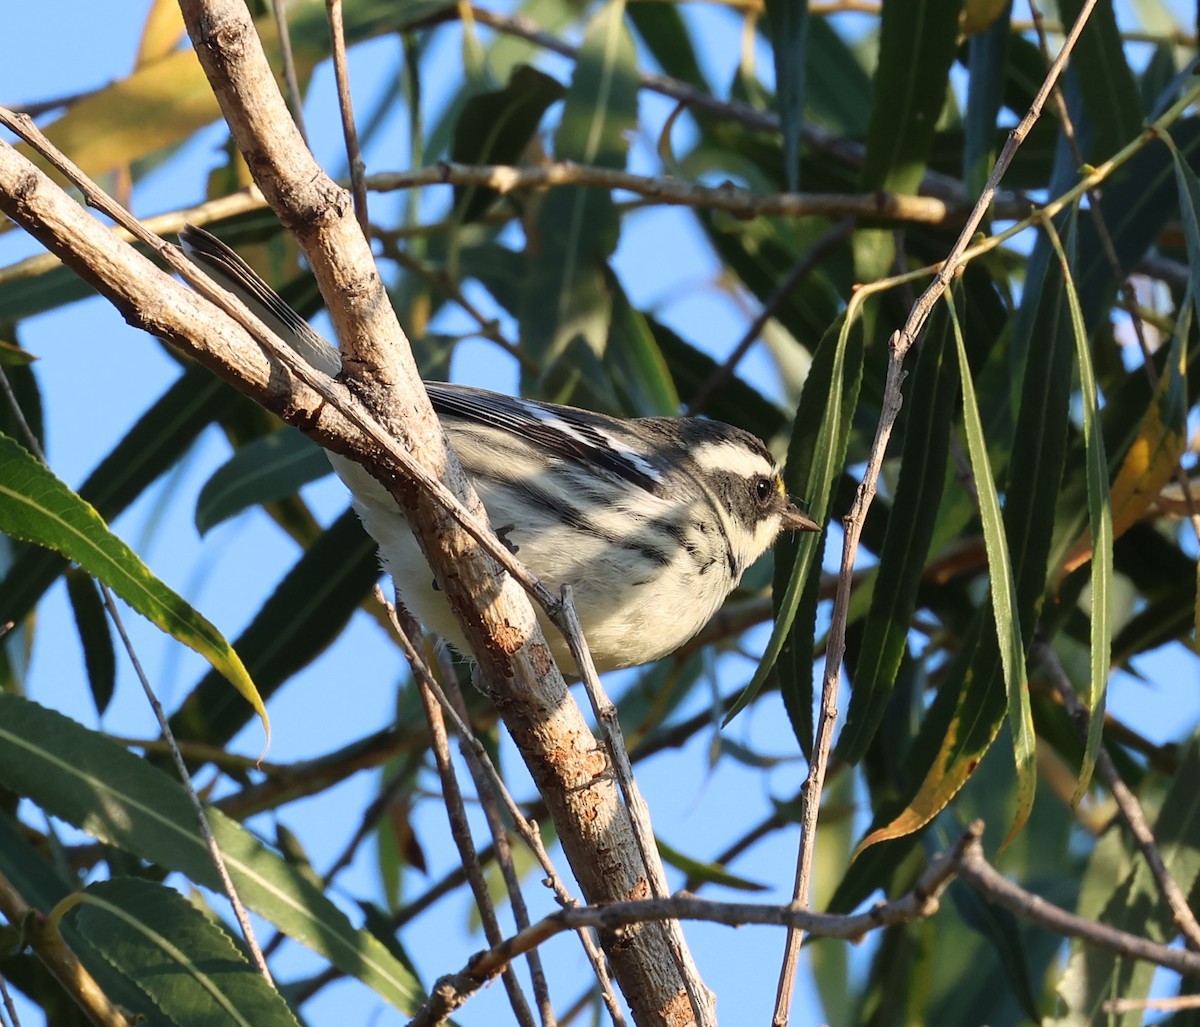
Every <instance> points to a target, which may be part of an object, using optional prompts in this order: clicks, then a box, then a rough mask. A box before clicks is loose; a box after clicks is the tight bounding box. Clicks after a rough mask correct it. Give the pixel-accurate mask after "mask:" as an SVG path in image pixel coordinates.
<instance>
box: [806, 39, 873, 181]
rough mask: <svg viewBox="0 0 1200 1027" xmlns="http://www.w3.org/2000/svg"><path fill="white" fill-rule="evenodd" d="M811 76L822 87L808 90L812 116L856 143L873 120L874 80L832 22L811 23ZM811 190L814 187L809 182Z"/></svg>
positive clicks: (809, 60) (809, 77)
mask: <svg viewBox="0 0 1200 1027" xmlns="http://www.w3.org/2000/svg"><path fill="white" fill-rule="evenodd" d="M806 63H807V69H806V72H807V75H808V79H809V81H810V82H813V83H816V84H819V85H818V87H817V88H813V89H809V90H807V96H806V97H805V99H806V103H807V109H808V115H809V117H810V118H812V119H813V120H814V121H818V122H820V123H821V124H822V125H824V126H825V127H826V128H828V129H830V130H831V131H834V132H836V133H838V134H839V135H846V136H849V137H851V138H854V139H858V138H861V137H862V136H864V135H866V133H867V125H868V124H869V123H870V120H871V99H872V95H873V92H872V87H871V77H870V75H868V74H867V73H866V71H864V70H863V65H862V60H861V59H860V56H859V53H858V52H857V51H856V50H854V49H853V48H851V47H850V46H848V45H847V44H846V41H845V40H844V39H842V37H841V36H840V35H838V32H837V30H836V29H835V28H833V27H832V26H831V25H830V24H829V19H828V18H809V19H808V50H807V59H806ZM805 184H806V185H808V187H809V188H810V189H811V188H812V183H811V182H808V181H807V180H806V183H805Z"/></svg>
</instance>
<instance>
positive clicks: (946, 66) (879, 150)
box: [862, 0, 962, 193]
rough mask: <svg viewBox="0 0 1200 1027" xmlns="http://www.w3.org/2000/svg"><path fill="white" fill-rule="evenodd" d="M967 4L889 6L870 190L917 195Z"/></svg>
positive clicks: (870, 140) (944, 0)
mask: <svg viewBox="0 0 1200 1027" xmlns="http://www.w3.org/2000/svg"><path fill="white" fill-rule="evenodd" d="M961 11H962V0H913V2H911V3H906V4H894V3H893V4H884V5H883V17H882V19H881V25H880V39H879V67H878V69H877V70H876V72H875V103H874V106H873V107H872V109H871V124H870V127H869V128H868V130H867V158H866V163H865V164H864V165H863V176H862V184H863V188H864V189H888V190H891V191H893V192H900V193H915V192H916V191H917V186H918V185H919V184H920V182H921V176H922V174H923V173H924V170H925V161H926V157H927V155H928V153H929V147H930V144H931V143H932V142H933V132H934V128H935V127H936V126H937V122H938V118H939V116H940V115H941V113H942V107H943V106H944V105H945V103H946V87H947V83H948V80H949V74H950V66H951V65H952V64H953V63H954V58H955V55H956V53H957V45H958V19H959V14H960V12H961Z"/></svg>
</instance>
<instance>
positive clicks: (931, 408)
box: [837, 306, 958, 763]
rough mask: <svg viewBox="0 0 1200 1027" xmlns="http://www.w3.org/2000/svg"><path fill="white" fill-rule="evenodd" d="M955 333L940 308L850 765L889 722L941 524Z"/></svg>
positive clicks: (894, 520) (921, 380)
mask: <svg viewBox="0 0 1200 1027" xmlns="http://www.w3.org/2000/svg"><path fill="white" fill-rule="evenodd" d="M949 332H950V325H949V321H948V320H947V319H946V317H945V316H944V311H943V308H942V307H940V306H939V307H938V308H937V310H935V312H934V314H933V316H932V318H931V323H930V325H929V328H928V329H927V331H926V333H925V341H924V343H923V344H922V347H921V352H920V355H919V356H918V359H917V367H916V370H915V372H914V374H913V379H912V394H911V396H910V397H908V399H907V402H906V403H905V406H906V408H907V410H908V420H907V423H906V427H905V432H904V440H903V449H902V452H901V459H900V478H899V481H898V482H897V484H896V494H895V498H894V499H893V501H892V509H891V515H890V516H889V517H888V526H887V533H886V535H885V537H884V542H883V548H882V549H881V551H880V554H879V576H878V578H877V580H876V582H875V587H874V589H873V590H872V594H871V609H870V612H869V613H868V615H867V621H866V625H865V627H864V630H863V640H862V645H861V648H860V651H859V655H858V659H857V660H856V662H855V667H854V674H853V678H852V681H853V690H852V692H851V694H850V704H849V707H848V708H847V713H846V724H845V726H844V727H843V728H842V732H841V735H840V736H839V738H838V746H837V752H838V756H839V757H840V758H841V759H844V760H846V761H847V762H849V763H857V762H858V761H859V760H860V759H862V756H863V754H864V753H865V752H866V748H867V745H868V744H869V742H870V740H871V738H872V737H873V736H874V734H875V731H876V730H877V729H878V727H879V724H880V723H881V721H882V719H883V714H884V710H885V709H886V707H887V701H888V698H889V696H890V695H891V690H892V683H893V682H894V681H895V680H896V675H897V672H898V671H899V669H900V660H901V658H902V657H903V655H904V650H905V644H906V642H907V639H908V631H909V626H910V624H911V622H912V617H913V613H914V612H915V609H916V605H917V589H918V587H919V585H920V583H921V576H922V573H923V572H924V569H925V560H926V558H927V557H928V555H929V546H930V543H931V541H932V540H933V531H934V527H935V525H936V523H937V511H938V507H939V506H940V505H941V500H942V492H943V488H944V486H945V482H946V462H947V459H948V455H949V450H950V431H951V421H952V418H953V416H954V409H955V405H956V402H957V398H958V368H957V366H956V364H955V362H954V361H953V360H951V359H950V353H949V350H948V345H947V344H948V341H949Z"/></svg>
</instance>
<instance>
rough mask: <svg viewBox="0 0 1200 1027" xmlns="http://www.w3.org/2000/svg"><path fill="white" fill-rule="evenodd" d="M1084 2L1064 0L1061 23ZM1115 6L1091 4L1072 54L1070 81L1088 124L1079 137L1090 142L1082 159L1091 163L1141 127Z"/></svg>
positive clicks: (1108, 0)
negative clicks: (1081, 96) (1080, 101)
mask: <svg viewBox="0 0 1200 1027" xmlns="http://www.w3.org/2000/svg"><path fill="white" fill-rule="evenodd" d="M1083 6H1084V5H1083V0H1063V2H1062V6H1061V11H1062V18H1063V23H1064V24H1066V25H1072V24H1074V23H1075V20H1076V19H1077V18H1078V17H1079V14H1080V11H1081V10H1082V9H1083ZM1114 6H1115V5H1114V4H1113V2H1112V0H1100V2H1099V3H1097V4H1096V5H1095V6H1094V7H1093V8H1092V10H1091V12H1090V13H1089V15H1088V21H1087V25H1086V26H1085V27H1084V30H1083V33H1082V34H1081V35H1080V37H1079V41H1078V42H1077V43H1076V44H1075V50H1074V51H1073V52H1072V54H1071V80H1072V84H1073V86H1075V87H1076V88H1078V90H1079V92H1080V93H1081V94H1082V95H1083V107H1084V115H1085V116H1084V118H1083V119H1082V122H1083V126H1086V128H1085V131H1084V133H1083V135H1082V136H1081V138H1082V139H1084V140H1085V145H1087V141H1089V140H1090V146H1088V149H1087V150H1085V152H1084V157H1085V158H1086V159H1087V160H1088V161H1090V162H1091V163H1093V164H1098V163H1099V162H1100V161H1102V160H1106V159H1107V158H1109V157H1111V156H1112V155H1113V154H1114V153H1116V152H1117V150H1119V149H1120V148H1121V147H1122V146H1124V145H1125V144H1126V143H1129V142H1132V141H1133V140H1134V139H1136V138H1137V135H1138V133H1139V132H1141V130H1142V104H1141V98H1140V97H1139V95H1138V88H1137V82H1136V81H1135V80H1134V77H1133V72H1132V71H1130V69H1129V62H1128V61H1127V59H1126V57H1125V46H1124V43H1123V42H1122V40H1121V30H1120V27H1119V26H1118V25H1117V16H1116V11H1115V9H1114ZM1075 117H1078V114H1076V115H1075ZM1080 127H1082V126H1080Z"/></svg>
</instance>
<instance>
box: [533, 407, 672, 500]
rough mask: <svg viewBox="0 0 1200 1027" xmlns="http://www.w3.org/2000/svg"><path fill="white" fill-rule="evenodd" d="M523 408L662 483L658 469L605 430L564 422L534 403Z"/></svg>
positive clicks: (584, 443) (544, 421) (563, 433)
mask: <svg viewBox="0 0 1200 1027" xmlns="http://www.w3.org/2000/svg"><path fill="white" fill-rule="evenodd" d="M521 406H522V408H523V409H524V410H525V412H526V413H528V414H529V416H530V417H533V418H535V419H536V420H538V421H540V422H541V423H542V424H544V425H546V427H548V428H553V429H554V430H555V431H556V432H559V433H561V434H562V435H565V436H567V437H568V438H571V439H574V440H575V441H576V442H578V443H579V444H580V445H582V446H587V447H588V448H589V449H604V450H607V451H608V452H609V453H611V454H612V455H613V456H614V457H616V458H617V459H619V460H622V461H624V462H625V463H626V464H628V465H629V466H630V467H632V468H633V469H634V470H635V471H636V472H637V473H638V474H640V475H642V476H643V477H645V478H649V479H650V480H651V481H655V482H661V481H662V475H661V474H660V473H659V471H658V468H657V467H655V466H654V464H652V463H651V462H650V461H649V460H647V459H646V458H645V457H644V456H642V455H641V454H640V453H635V452H633V451H632V450H629V449H626V448H625V447H624V446H623V445H622V444H621V443H620V442H619V441H618V440H617V439H616V438H614V437H613V436H612V435H610V434H609V433H608V432H606V431H605V430H604V429H603V428H598V427H596V426H595V425H592V424H588V425H580V426H577V425H574V424H571V423H570V422H569V421H564V420H563V419H562V418H561V417H559V416H557V415H556V414H554V413H553V412H551V411H549V410H546V409H544V408H543V407H539V406H535V405H533V404H532V403H522V404H521Z"/></svg>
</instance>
